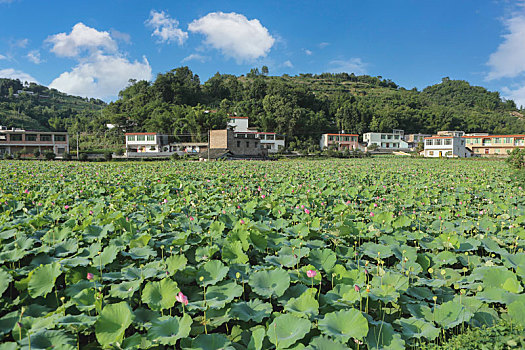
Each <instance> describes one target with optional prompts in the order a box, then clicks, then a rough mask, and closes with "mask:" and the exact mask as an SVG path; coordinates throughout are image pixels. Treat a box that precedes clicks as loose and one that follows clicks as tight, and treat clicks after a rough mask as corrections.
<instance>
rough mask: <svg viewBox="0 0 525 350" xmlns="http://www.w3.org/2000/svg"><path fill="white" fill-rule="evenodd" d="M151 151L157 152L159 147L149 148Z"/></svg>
mask: <svg viewBox="0 0 525 350" xmlns="http://www.w3.org/2000/svg"><path fill="white" fill-rule="evenodd" d="M149 150H150V151H156V150H157V147H155V146H151V147H150V148H149Z"/></svg>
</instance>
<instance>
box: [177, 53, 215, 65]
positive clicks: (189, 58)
mask: <svg viewBox="0 0 525 350" xmlns="http://www.w3.org/2000/svg"><path fill="white" fill-rule="evenodd" d="M208 60H209V57H206V56H203V55H199V54H198V53H192V54H191V55H189V56H187V57H184V59H183V60H182V61H181V62H188V61H199V62H202V63H204V62H206V61H208Z"/></svg>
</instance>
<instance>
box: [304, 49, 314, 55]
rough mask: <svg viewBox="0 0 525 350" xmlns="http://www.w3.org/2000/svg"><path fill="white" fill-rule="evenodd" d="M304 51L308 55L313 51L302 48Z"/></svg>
mask: <svg viewBox="0 0 525 350" xmlns="http://www.w3.org/2000/svg"><path fill="white" fill-rule="evenodd" d="M304 53H305V54H307V55H308V56H311V55H312V54H313V52H312V51H311V50H308V49H304Z"/></svg>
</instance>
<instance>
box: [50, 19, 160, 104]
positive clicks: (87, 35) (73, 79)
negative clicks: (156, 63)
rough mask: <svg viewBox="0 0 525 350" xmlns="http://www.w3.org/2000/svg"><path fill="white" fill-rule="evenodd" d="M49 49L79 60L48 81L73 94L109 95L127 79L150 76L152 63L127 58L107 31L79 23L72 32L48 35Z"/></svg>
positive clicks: (116, 93)
mask: <svg viewBox="0 0 525 350" xmlns="http://www.w3.org/2000/svg"><path fill="white" fill-rule="evenodd" d="M47 41H48V42H51V43H53V44H54V45H53V47H52V48H51V51H52V52H54V53H55V54H56V55H57V56H65V57H73V58H75V59H76V60H77V61H78V63H77V65H76V66H74V67H73V68H72V69H71V70H70V71H67V72H64V73H62V74H60V76H58V77H57V78H56V79H54V80H53V81H52V82H51V84H50V85H49V86H50V87H52V88H55V89H57V90H60V91H63V92H66V93H68V94H72V95H79V96H86V97H96V98H101V99H106V100H108V99H112V98H114V97H116V96H117V95H118V92H119V91H120V90H122V89H123V88H125V87H126V86H127V85H128V81H129V79H137V80H151V77H152V76H151V66H150V64H149V62H148V60H147V59H146V57H143V59H142V61H137V60H135V61H130V60H129V59H127V58H126V54H125V53H124V52H121V51H119V50H118V46H117V44H116V42H115V40H114V39H113V38H112V37H111V35H110V34H109V33H108V32H101V31H98V30H96V29H94V28H90V27H87V26H85V25H84V24H82V23H78V24H76V25H75V26H74V27H73V30H72V31H71V34H65V33H60V34H57V35H53V36H50V37H49V38H48V39H47Z"/></svg>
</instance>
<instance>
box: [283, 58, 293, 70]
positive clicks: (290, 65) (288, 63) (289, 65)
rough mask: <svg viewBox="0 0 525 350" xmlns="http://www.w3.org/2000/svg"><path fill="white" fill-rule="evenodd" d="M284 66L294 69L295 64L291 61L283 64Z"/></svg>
mask: <svg viewBox="0 0 525 350" xmlns="http://www.w3.org/2000/svg"><path fill="white" fill-rule="evenodd" d="M283 66H284V67H287V68H293V64H292V62H291V61H290V60H288V61H285V62H284V63H283Z"/></svg>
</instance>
